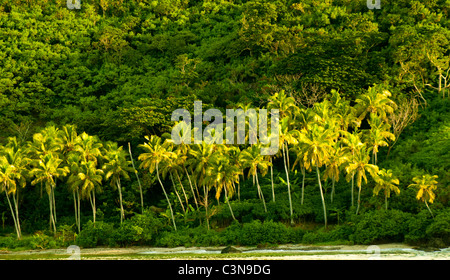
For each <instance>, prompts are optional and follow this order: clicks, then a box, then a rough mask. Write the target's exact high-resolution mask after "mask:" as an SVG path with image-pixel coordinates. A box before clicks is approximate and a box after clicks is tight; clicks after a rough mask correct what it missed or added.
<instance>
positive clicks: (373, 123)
mask: <svg viewBox="0 0 450 280" xmlns="http://www.w3.org/2000/svg"><path fill="white" fill-rule="evenodd" d="M369 124H370V130H369V137H368V138H369V143H370V145H371V146H372V150H373V160H372V163H373V164H377V153H378V147H382V146H389V144H388V142H386V140H388V139H389V140H391V141H395V135H394V134H393V133H391V132H390V131H389V129H390V128H391V125H390V124H388V123H384V122H383V121H382V120H381V118H380V117H378V116H376V115H370V121H369Z"/></svg>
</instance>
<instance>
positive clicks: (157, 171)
mask: <svg viewBox="0 0 450 280" xmlns="http://www.w3.org/2000/svg"><path fill="white" fill-rule="evenodd" d="M156 176H157V177H158V181H159V184H160V185H161V188H162V190H163V192H164V195H165V196H166V199H167V203H168V204H169V209H170V214H171V216H172V222H173V228H174V229H175V230H177V225H176V224H175V217H174V216H173V210H172V204H170V200H169V197H168V196H167V193H166V189H164V185H163V183H162V182H161V178H159V169H158V163H156Z"/></svg>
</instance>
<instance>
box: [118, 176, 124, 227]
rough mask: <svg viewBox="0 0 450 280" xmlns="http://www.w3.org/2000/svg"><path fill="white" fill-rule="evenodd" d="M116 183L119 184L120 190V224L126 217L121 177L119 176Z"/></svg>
mask: <svg viewBox="0 0 450 280" xmlns="http://www.w3.org/2000/svg"><path fill="white" fill-rule="evenodd" d="M116 184H117V189H118V190H119V202H120V224H122V222H123V219H124V218H125V213H124V211H123V204H122V188H121V187H120V177H118V178H117V181H116Z"/></svg>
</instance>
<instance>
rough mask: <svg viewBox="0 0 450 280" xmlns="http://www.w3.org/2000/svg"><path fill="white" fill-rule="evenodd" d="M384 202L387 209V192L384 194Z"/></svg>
mask: <svg viewBox="0 0 450 280" xmlns="http://www.w3.org/2000/svg"><path fill="white" fill-rule="evenodd" d="M384 203H385V205H386V210H387V209H388V201H387V194H385V195H384Z"/></svg>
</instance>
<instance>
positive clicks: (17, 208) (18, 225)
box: [13, 188, 22, 239]
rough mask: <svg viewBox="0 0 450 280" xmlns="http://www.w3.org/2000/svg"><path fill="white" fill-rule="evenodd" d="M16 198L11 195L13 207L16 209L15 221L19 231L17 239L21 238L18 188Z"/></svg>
mask: <svg viewBox="0 0 450 280" xmlns="http://www.w3.org/2000/svg"><path fill="white" fill-rule="evenodd" d="M16 196H17V198H16V197H15V196H14V194H13V202H14V207H15V209H16V221H17V229H18V230H19V239H21V238H22V230H21V229H20V220H19V188H17V189H16Z"/></svg>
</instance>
